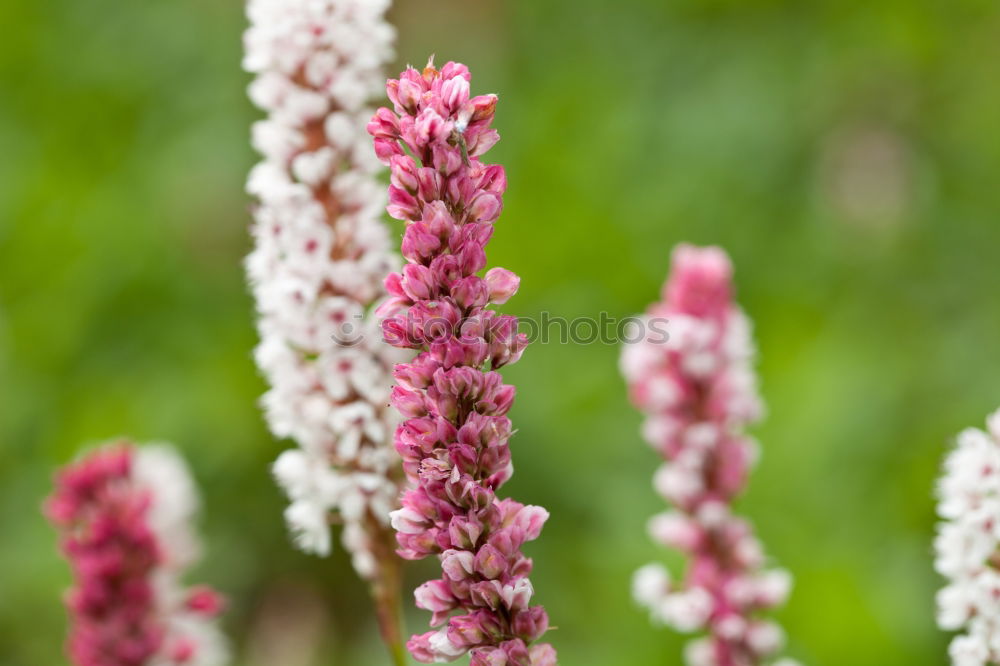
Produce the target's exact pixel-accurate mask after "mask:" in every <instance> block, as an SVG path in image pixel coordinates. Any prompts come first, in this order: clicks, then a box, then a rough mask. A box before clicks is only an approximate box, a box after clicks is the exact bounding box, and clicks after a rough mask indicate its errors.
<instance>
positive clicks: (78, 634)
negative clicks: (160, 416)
mask: <svg viewBox="0 0 1000 666" xmlns="http://www.w3.org/2000/svg"><path fill="white" fill-rule="evenodd" d="M197 508H198V497H197V494H196V493H195V488H194V484H193V483H192V481H191V478H190V476H189V475H188V472H187V468H186V467H185V465H184V462H183V461H182V460H181V458H180V457H179V456H178V455H177V454H176V453H175V452H174V451H173V450H172V449H171V448H169V447H167V446H164V445H150V446H145V447H142V448H137V447H135V446H133V445H131V444H129V443H120V444H116V445H113V446H108V447H106V448H103V449H99V450H97V451H94V452H92V453H90V454H89V455H87V456H85V457H84V458H82V459H81V460H79V461H78V462H75V463H73V464H71V465H69V466H67V467H66V468H65V469H63V470H62V471H61V472H60V473H59V475H58V477H57V479H56V490H55V492H54V493H53V494H52V496H51V497H50V498H49V499H48V501H47V502H46V505H45V512H46V515H47V516H48V518H49V520H50V521H51V522H52V523H53V525H55V526H56V528H57V529H58V530H59V532H60V536H61V543H62V550H63V553H64V554H65V556H66V557H67V559H68V560H69V561H70V564H71V566H72V569H73V574H74V577H75V579H76V582H75V585H74V586H73V588H72V589H71V590H70V592H69V595H68V596H67V598H66V605H67V607H68V609H69V611H70V614H71V615H72V625H73V626H72V630H71V633H70V638H69V644H68V652H69V656H70V658H71V659H72V660H73V661H74V662H75V663H76V664H77V665H78V666H174V665H176V666H180V665H184V666H221V664H224V663H225V662H226V660H227V654H226V646H225V641H224V640H223V638H222V635H221V634H220V633H219V631H218V629H217V628H216V626H215V623H214V621H213V618H214V617H215V616H216V615H218V613H219V612H220V610H221V606H222V604H221V600H220V598H219V596H218V595H217V594H216V593H215V592H214V591H213V590H211V589H210V588H207V587H194V588H187V589H185V588H184V587H183V586H182V585H181V582H180V578H181V575H182V574H183V572H184V570H185V569H186V568H188V567H189V566H190V565H191V564H192V563H193V562H194V561H195V559H197V555H198V542H197V540H196V538H195V535H194V534H193V532H192V531H191V525H190V522H191V519H192V517H193V515H194V513H195V512H196V510H197Z"/></svg>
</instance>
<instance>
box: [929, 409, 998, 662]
mask: <svg viewBox="0 0 1000 666" xmlns="http://www.w3.org/2000/svg"><path fill="white" fill-rule="evenodd" d="M987 426H988V427H987V432H984V431H982V430H979V429H977V428H969V429H967V430H965V431H963V432H962V433H961V434H960V435H959V436H958V441H957V443H956V446H955V449H954V450H953V451H952V452H951V453H950V454H948V457H947V459H946V460H945V464H944V474H943V475H942V477H941V481H940V483H939V486H938V494H939V497H940V503H939V504H938V514H939V515H940V516H941V518H943V519H944V521H945V522H943V523H941V525H940V527H939V530H938V535H937V538H936V539H935V541H934V549H935V551H936V558H935V561H934V565H935V568H936V569H937V571H938V573H940V574H941V575H943V576H945V577H946V578H948V584H947V585H946V586H945V587H944V588H942V589H941V591H940V592H938V595H937V604H938V625H940V627H941V628H942V629H946V630H962V629H964V630H965V631H966V633H964V634H961V635H959V636H956V637H955V638H954V639H953V640H952V642H951V646H950V649H949V652H950V653H951V660H952V663H954V664H956V666H984V664H1000V411H997V412H995V413H994V414H993V415H992V416H990V417H989V419H988V420H987Z"/></svg>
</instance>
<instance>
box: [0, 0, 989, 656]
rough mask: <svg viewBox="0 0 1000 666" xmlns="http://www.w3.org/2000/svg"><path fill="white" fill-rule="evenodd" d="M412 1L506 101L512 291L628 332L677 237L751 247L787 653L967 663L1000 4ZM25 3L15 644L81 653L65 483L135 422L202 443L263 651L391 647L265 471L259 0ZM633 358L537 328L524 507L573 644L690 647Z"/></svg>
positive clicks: (408, 41)
mask: <svg viewBox="0 0 1000 666" xmlns="http://www.w3.org/2000/svg"><path fill="white" fill-rule="evenodd" d="M393 18H394V20H395V22H396V23H397V25H398V26H399V31H400V38H399V63H398V65H399V66H401V65H402V64H403V63H405V62H407V61H411V62H414V63H415V64H421V63H422V62H423V61H424V60H425V58H426V56H427V55H428V54H429V53H431V52H436V53H437V54H438V59H439V61H443V60H446V59H456V60H461V61H464V62H466V63H467V64H469V65H470V67H471V68H472V71H473V72H474V75H475V78H474V90H477V91H480V92H486V91H496V92H498V93H499V94H500V97H501V104H500V106H499V113H498V121H497V122H498V126H499V128H500V130H501V133H502V135H503V141H502V142H501V143H500V144H499V145H498V146H497V148H496V149H495V150H494V152H493V153H492V158H493V159H495V160H496V161H498V162H501V163H503V164H504V165H506V167H507V169H508V175H509V178H510V189H509V194H508V197H507V200H506V210H505V213H504V216H503V217H502V219H501V222H500V224H499V226H498V228H497V234H496V236H495V240H494V242H493V244H492V245H491V249H492V254H491V264H493V265H503V266H505V267H508V268H510V269H513V270H515V271H516V272H518V273H520V274H521V276H522V279H523V281H522V290H521V292H520V294H519V295H518V297H517V298H515V299H514V300H513V301H512V302H511V303H510V304H508V305H507V306H505V311H507V312H511V313H515V314H522V315H527V316H530V315H538V314H539V313H540V312H542V311H548V312H550V313H552V314H554V315H559V316H564V317H567V318H573V317H578V316H594V315H596V314H597V313H599V312H602V311H606V312H608V313H610V314H612V315H614V316H625V315H628V314H630V313H633V312H637V311H640V310H642V309H644V308H645V306H646V305H647V304H648V303H649V302H650V301H652V300H654V299H655V298H656V296H657V293H658V290H659V285H660V283H661V282H662V279H663V277H664V275H665V273H666V270H667V267H668V266H667V260H668V256H669V251H670V248H671V246H672V245H674V244H675V243H677V242H678V241H682V240H689V241H693V242H698V243H718V244H721V245H723V246H725V247H726V248H727V249H728V250H729V251H730V252H731V254H732V255H733V257H734V260H735V262H736V266H737V279H738V283H739V290H740V297H741V300H742V302H743V304H744V306H745V308H746V309H747V310H748V312H749V313H750V315H751V316H752V317H753V318H754V319H755V321H756V335H757V338H758V341H759V345H760V349H761V363H760V372H761V375H762V383H763V389H764V392H765V397H766V400H767V402H768V404H769V408H770V416H769V418H768V420H767V421H766V423H764V424H763V426H761V427H760V428H758V429H757V433H756V434H757V435H758V436H759V437H760V439H761V442H762V450H763V458H762V460H761V463H760V465H759V466H758V468H757V471H756V473H755V475H754V477H753V481H752V484H751V489H750V491H749V492H748V494H747V495H746V497H745V498H744V499H743V500H742V502H741V508H742V510H744V511H745V512H746V513H747V514H749V515H750V516H752V518H753V520H754V521H755V523H756V524H757V526H758V528H759V531H760V532H761V534H762V536H763V539H764V542H765V544H766V546H767V548H768V550H769V552H770V554H771V555H773V556H774V558H775V559H776V560H777V561H778V562H780V563H781V564H783V565H785V566H787V567H788V568H790V569H791V570H792V571H793V572H794V573H795V575H796V587H795V590H794V594H793V598H792V600H791V602H790V603H789V605H788V606H787V608H786V609H785V610H784V611H782V613H781V614H780V620H781V622H782V623H783V624H784V625H785V627H786V629H787V630H788V633H789V635H790V648H789V651H790V653H791V654H792V655H794V656H796V657H798V658H800V659H801V660H802V661H803V662H804V663H807V664H812V665H818V664H828V665H831V666H833V665H836V666H842V665H843V664H850V665H851V666H902V665H904V664H905V665H907V666H914V665H916V664H928V665H930V664H941V663H943V662H944V661H945V660H946V657H945V653H944V650H945V645H946V641H947V637H946V636H945V635H943V634H941V633H940V632H938V631H937V630H936V629H935V628H934V623H933V601H932V599H933V593H934V590H935V589H936V588H937V587H938V586H939V584H940V581H939V580H938V578H937V577H936V576H935V575H934V573H933V572H932V570H931V554H930V540H931V537H932V534H933V524H934V516H933V501H932V484H933V478H934V476H935V474H936V471H937V467H938V464H939V459H940V456H941V453H942V452H943V450H944V448H945V446H946V445H947V442H948V440H949V438H950V437H951V436H952V435H953V433H955V432H957V431H958V430H959V429H961V428H963V427H965V426H967V425H975V424H979V423H981V422H982V419H983V417H984V416H985V414H986V413H987V412H988V411H989V410H991V409H992V408H994V407H996V406H997V404H998V403H1000V375H998V373H997V368H998V367H1000V344H998V340H1000V336H998V332H1000V302H998V298H997V294H998V293H1000V270H998V266H1000V262H998V247H1000V226H998V224H997V222H998V217H1000V188H998V187H997V186H996V184H995V181H996V179H997V178H998V176H1000V127H998V125H997V118H1000V82H998V79H997V76H996V65H997V63H998V62H1000V10H998V8H997V5H996V4H995V3H994V2H992V1H991V0H950V1H948V2H944V1H937V2H933V1H922V0H916V1H915V0H884V1H874V0H871V1H869V2H858V1H846V2H845V1H843V0H837V1H834V0H827V1H818V2H812V3H800V2H792V1H790V0H755V1H743V0H670V1H665V0H621V1H619V2H610V1H609V0H549V1H547V2H539V1H538V0H510V1H508V2H502V1H501V0H489V1H481V2H475V3H467V2H459V1H458V0H447V1H434V0H399V3H398V6H397V7H396V8H395V9H394V12H393ZM0 25H3V26H4V28H3V33H4V38H3V39H2V40H0V377H2V378H0V398H2V407H0V439H2V443H3V446H2V447H0V528H2V532H0V533H2V534H3V543H4V545H3V548H0V664H2V665H3V666H50V665H52V664H57V663H62V657H61V642H62V638H63V635H64V632H65V617H64V613H63V610H62V608H61V604H60V594H61V590H62V589H63V588H65V587H66V585H67V584H68V572H67V569H66V566H65V564H64V563H63V562H62V561H61V560H60V559H59V558H58V556H57V554H56V550H55V538H54V535H53V534H52V533H51V531H50V530H49V528H48V527H47V525H46V524H45V523H44V522H43V520H42V519H41V517H40V515H39V511H38V508H39V504H40V502H41V500H42V498H43V497H44V496H45V495H46V494H47V492H48V490H49V487H50V475H51V473H52V470H53V468H54V467H55V466H56V465H59V464H62V463H64V462H65V461H67V460H68V459H69V458H71V457H72V456H73V455H74V454H75V452H77V451H78V450H79V449H80V447H82V446H85V445H89V444H92V443H94V442H97V441H101V440H103V439H107V438H110V437H115V436H118V435H123V434H128V435H131V436H133V437H135V438H137V439H138V440H149V439H164V440H170V441H173V442H176V443H177V444H178V445H179V446H181V447H182V448H183V449H184V450H185V451H186V452H187V454H188V455H189V457H190V459H191V462H192V466H193V468H194V470H195V473H196V476H197V477H198V480H199V481H200V482H201V484H202V486H203V488H204V494H205V504H206V511H205V518H204V521H203V527H204V530H205V533H206V537H207V543H208V550H207V557H206V559H205V562H204V564H203V565H202V566H201V567H200V568H199V570H198V571H197V572H196V574H197V576H196V577H197V578H198V579H201V580H208V581H211V582H212V583H215V584H217V585H218V586H220V587H221V588H222V589H223V590H224V591H225V592H226V593H227V595H228V596H229V598H230V600H231V609H230V612H229V614H228V617H227V621H226V628H227V630H228V631H229V633H230V634H231V636H232V638H233V640H234V643H235V645H236V646H237V650H238V652H239V653H240V655H241V656H240V659H239V660H238V661H237V663H238V664H246V665H250V664H254V665H264V664H266V665H267V666H272V665H273V666H279V664H280V666H288V664H287V663H280V662H278V661H275V659H276V658H274V657H270V658H269V657H267V655H268V654H274V653H273V652H268V650H269V649H270V648H268V647H267V646H266V645H262V638H261V637H262V636H269V635H277V634H282V635H286V637H287V636H292V637H293V638H294V637H295V636H298V635H300V634H301V637H302V640H303V641H306V640H308V641H313V642H318V650H317V652H316V654H317V656H316V658H315V659H314V660H312V661H310V660H309V659H308V656H306V657H303V659H302V660H301V661H302V663H304V664H309V663H312V664H315V666H326V665H330V666H333V665H334V664H337V665H344V666H346V665H357V666H371V665H372V664H380V663H385V659H384V658H383V653H382V650H381V647H380V646H379V645H378V643H377V638H376V635H375V632H374V630H373V626H372V620H371V616H370V613H369V606H368V601H367V598H366V595H365V590H364V588H363V586H362V585H361V584H360V583H358V582H357V581H356V580H355V578H354V577H353V575H352V573H351V571H350V569H349V565H348V564H347V562H346V560H345V558H344V557H343V556H342V554H339V553H338V554H337V555H335V556H334V557H332V558H331V559H329V560H319V559H316V558H310V557H307V556H305V555H301V554H298V553H296V552H294V551H293V550H292V549H291V548H290V547H289V546H288V544H287V540H286V538H285V534H284V528H283V525H282V523H281V515H280V514H281V510H282V508H283V505H284V501H283V499H282V497H281V495H280V493H279V492H278V491H277V490H276V489H275V488H274V486H273V484H272V482H271V480H270V479H269V477H268V472H267V465H268V463H269V461H271V460H272V459H273V458H274V457H275V456H276V455H277V453H278V452H279V451H280V450H282V448H283V447H284V446H285V444H284V443H281V442H275V441H273V439H272V438H271V437H270V436H269V434H268V433H267V431H266V429H265V427H264V424H263V422H262V419H261V416H260V414H259V413H258V411H257V409H256V407H255V400H256V398H257V396H258V395H259V394H260V393H261V392H262V391H263V389H264V386H263V383H262V381H261V380H260V379H259V378H258V377H257V375H256V372H255V369H254V367H253V364H252V361H251V358H250V350H251V348H252V346H253V344H254V342H255V334H254V332H253V328H252V321H253V318H252V304H251V302H250V299H249V298H248V296H247V294H246V289H245V287H244V283H243V275H242V270H241V266H240V261H241V257H242V256H243V255H244V254H245V253H246V252H247V251H248V247H249V243H248V238H247V234H246V227H247V224H248V214H247V207H248V199H247V197H246V196H245V195H244V193H243V190H242V183H243V180H244V177H245V174H246V172H247V170H248V168H249V167H250V165H251V164H252V163H253V161H254V159H255V158H254V156H253V154H252V153H251V151H250V148H249V146H248V142H247V136H248V126H249V124H250V123H251V122H252V120H253V119H254V118H256V117H257V116H258V114H257V113H256V112H255V111H254V110H253V109H252V108H251V106H250V104H249V103H248V102H247V100H246V99H245V95H244V88H245V85H246V83H247V82H248V77H247V76H246V75H245V74H243V73H242V72H241V71H240V68H239V62H240V57H241V47H240V41H239V40H240V32H241V30H242V29H243V26H244V23H243V16H242V8H241V6H240V3H239V2H237V1H236V0H228V1H225V2H223V1H220V0H170V1H168V0H141V1H139V2H120V1H113V0H90V1H88V2H74V1H71V0H51V1H50V2H46V3H38V2H31V0H13V2H11V1H8V2H4V3H2V4H0ZM396 231H397V232H399V229H398V228H396ZM617 355H618V350H617V348H615V347H614V346H608V345H601V344H592V345H572V344H566V345H560V344H554V343H550V344H548V345H540V344H539V345H535V346H534V347H533V348H531V349H530V350H529V352H528V353H527V354H526V355H525V358H524V359H523V361H522V362H521V363H520V364H518V365H516V366H513V367H512V368H510V369H509V370H507V371H506V375H507V377H508V378H509V379H510V380H512V381H513V382H515V383H516V384H517V386H518V394H519V399H518V402H517V404H516V405H515V408H514V411H513V414H512V416H513V419H514V422H515V425H516V426H517V427H518V428H519V432H518V435H517V436H516V438H515V439H514V443H513V446H514V457H515V461H516V464H517V468H518V473H517V474H516V475H515V477H514V480H513V481H512V482H511V483H510V485H509V486H508V488H509V493H510V494H511V495H513V496H515V497H517V498H518V499H520V500H523V501H527V502H535V503H541V504H543V505H545V506H546V507H548V508H549V509H550V510H551V512H552V519H551V521H550V523H549V525H548V526H547V528H546V531H545V533H544V535H543V538H542V539H540V540H539V541H538V542H536V543H535V544H533V545H532V546H531V547H530V554H531V555H533V556H534V557H535V560H536V574H535V575H534V581H535V583H536V588H537V592H538V598H539V600H540V601H542V602H543V603H545V604H546V605H547V606H548V608H549V611H550V614H551V616H552V618H553V622H554V624H556V625H557V626H558V627H559V629H558V631H555V632H553V633H552V634H551V637H552V640H553V642H554V643H555V644H556V646H557V647H558V649H559V652H560V656H561V661H562V662H563V663H565V664H567V665H569V666H612V665H614V666H618V665H623V666H624V665H635V666H647V665H650V664H675V663H680V656H679V650H680V646H681V645H682V643H683V642H684V640H685V639H684V638H683V637H679V636H677V635H675V634H673V633H672V632H670V631H667V630H663V629H654V628H652V627H651V626H650V625H649V623H648V621H647V619H646V617H645V616H644V614H643V613H642V612H641V611H640V610H638V609H637V608H635V607H634V606H633V604H632V603H631V601H630V599H629V578H630V575H631V572H632V570H633V569H634V568H636V567H637V566H638V565H640V564H643V563H645V562H647V561H649V560H650V559H653V558H663V557H666V555H665V554H664V553H662V552H660V551H659V550H658V549H657V548H656V547H654V546H653V545H652V544H651V543H650V542H649V540H648V539H647V537H646V535H645V530H644V525H645V521H646V519H647V517H648V516H650V515H651V514H653V513H654V512H656V511H658V510H659V509H660V508H661V503H660V501H659V500H658V499H657V498H656V496H655V495H654V493H653V492H652V490H651V488H650V482H649V479H650V477H651V474H652V472H653V469H654V467H655V465H656V456H655V455H654V453H653V452H652V451H651V450H649V449H648V448H647V447H646V446H645V445H644V444H643V443H642V442H641V440H640V438H639V435H638V425H639V420H640V419H639V416H638V414H636V413H634V411H633V410H632V409H631V408H630V407H629V405H628V404H627V402H626V399H625V395H624V388H623V385H622V382H621V380H620V379H619V376H618V373H617V368H616V363H617ZM431 566H432V565H431V564H429V563H423V564H418V565H415V566H412V567H410V569H409V577H410V581H411V582H412V583H416V582H417V581H419V580H420V579H421V577H422V576H425V575H426V574H427V573H428V572H429V571H430V570H431ZM275 609H277V612H275ZM274 615H278V616H281V617H284V618H285V619H286V626H284V628H283V629H281V630H280V631H278V632H277V634H275V630H274V628H273V627H271V628H269V627H270V625H269V624H268V622H272V621H273V619H272V620H268V617H272V616H274ZM426 619H427V617H426V615H425V614H423V613H419V612H416V611H414V612H412V613H411V615H410V617H409V618H408V621H409V629H410V630H412V631H423V630H424V629H423V628H424V626H425V622H426ZM269 632H270V633H269ZM286 662H287V658H286Z"/></svg>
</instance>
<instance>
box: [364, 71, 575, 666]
mask: <svg viewBox="0 0 1000 666" xmlns="http://www.w3.org/2000/svg"><path fill="white" fill-rule="evenodd" d="M470 79H471V77H470V74H469V70H468V69H467V68H466V67H465V66H464V65H460V64H457V63H453V62H449V63H448V64H446V65H445V66H444V67H442V68H441V69H437V68H436V67H434V65H433V64H432V63H431V64H428V65H427V67H426V68H425V69H424V70H423V71H422V72H421V71H418V70H415V69H412V68H411V69H407V70H406V71H405V72H403V74H402V75H401V76H400V78H399V79H398V80H395V79H394V80H391V81H389V83H388V85H387V89H388V93H389V98H390V99H391V101H392V103H393V105H394V110H392V109H388V108H382V109H379V110H378V112H377V113H376V115H375V117H374V118H373V119H372V121H371V122H370V123H369V125H368V130H369V132H370V133H371V134H372V136H373V137H374V141H375V152H376V154H377V155H378V156H379V158H380V159H381V160H382V161H383V162H384V163H386V164H388V165H389V166H390V168H391V176H392V178H391V186H390V188H389V207H388V210H389V214H390V215H392V216H393V217H394V218H396V219H399V220H403V221H404V222H406V230H405V232H404V235H403V243H402V251H403V256H404V257H405V259H406V261H407V263H406V265H405V266H404V267H403V270H402V271H401V272H399V273H393V274H391V275H389V277H388V278H387V279H386V282H385V284H386V288H387V289H388V291H389V294H390V299H389V300H388V301H387V302H386V303H385V304H384V305H383V306H382V307H381V308H380V312H381V313H382V314H384V315H385V317H386V318H385V320H384V322H383V333H384V336H385V339H386V341H388V342H390V344H393V345H395V346H397V347H400V348H404V349H414V350H417V352H418V354H417V356H416V358H415V359H413V361H411V362H409V363H402V364H399V365H397V366H396V367H395V370H394V374H395V377H396V386H395V388H393V391H392V397H391V400H392V404H393V405H394V406H395V407H396V409H397V410H399V412H400V413H401V414H402V416H403V417H404V419H405V421H404V422H403V423H402V425H400V426H399V428H398V429H397V430H396V436H395V444H396V449H397V451H398V452H399V454H400V455H401V456H402V458H403V469H404V471H405V472H406V476H407V480H408V481H409V484H408V488H407V489H406V491H405V493H404V494H403V498H402V505H403V506H402V508H400V509H398V510H397V511H394V512H393V514H392V524H393V527H395V528H396V530H397V540H398V542H399V546H400V549H399V551H398V552H399V554H400V555H401V556H403V557H405V558H407V559H413V560H416V559H422V558H425V557H428V556H431V555H435V556H437V557H438V559H439V560H440V562H441V569H442V576H441V578H439V579H436V580H432V581H429V582H427V583H424V584H423V585H421V586H420V587H419V588H417V590H416V593H415V598H416V602H417V606H419V607H420V608H423V609H425V610H428V611H431V613H432V618H431V625H432V626H433V627H438V628H437V629H435V630H433V631H430V632H428V633H425V634H423V635H418V636H414V637H413V638H411V639H410V641H409V643H408V644H407V647H408V649H409V651H410V653H411V654H412V655H413V656H414V658H416V659H417V661H420V662H423V663H431V662H442V661H453V660H455V659H457V658H459V657H461V656H462V655H465V654H467V653H469V654H471V664H472V666H554V665H555V664H556V653H555V650H554V649H553V648H552V646H551V645H548V644H545V643H537V642H536V641H537V640H538V639H539V638H541V636H542V635H543V634H544V633H545V632H546V630H547V629H548V616H547V615H546V613H545V609H544V608H542V607H541V606H532V605H531V597H532V594H533V591H534V590H533V587H532V585H531V582H530V581H529V579H528V574H529V573H530V572H531V568H532V562H531V560H530V559H528V558H527V557H525V556H524V554H523V553H522V551H521V548H522V546H523V545H524V543H525V542H527V541H531V540H533V539H536V538H537V537H538V536H539V534H540V532H541V529H542V525H543V523H544V522H545V521H546V519H547V518H548V515H549V514H548V512H547V511H545V509H543V508H541V507H537V506H526V505H523V504H520V503H518V502H515V501H513V500H511V499H500V498H499V497H497V491H498V490H499V489H500V487H501V486H502V485H503V484H504V483H505V482H506V481H507V480H508V479H509V478H510V476H511V474H512V472H513V467H512V465H511V454H510V448H509V445H508V440H509V439H510V436H511V434H512V432H513V431H512V427H511V422H510V419H509V418H508V417H507V412H508V410H509V409H510V406H511V403H512V402H513V399H514V387H513V386H511V385H509V384H504V383H503V378H502V377H501V375H500V373H498V372H497V369H499V368H500V367H502V366H504V365H507V364H509V363H513V362H515V361H517V360H518V359H519V358H520V356H521V353H522V352H523V351H524V348H525V346H526V344H527V338H526V336H524V334H519V333H518V332H517V319H516V318H515V317H512V316H510V315H500V314H497V313H496V312H494V311H493V310H491V309H489V305H490V304H491V303H504V302H506V301H507V300H508V299H509V298H510V297H511V296H513V294H514V293H515V292H516V291H517V287H518V282H519V279H518V277H517V276H516V275H514V274H513V273H512V272H510V271H507V270H504V269H501V268H494V269H491V270H490V271H488V272H486V273H485V275H484V277H479V276H478V273H480V271H482V270H483V269H485V267H486V252H485V248H486V244H487V243H488V242H489V240H490V237H491V236H492V234H493V223H494V222H495V221H496V220H497V218H498V217H499V215H500V210H501V208H502V205H503V201H502V195H503V193H504V190H505V189H506V185H507V181H506V176H505V174H504V170H503V167H501V166H499V165H488V164H484V163H483V162H482V161H480V157H481V156H482V155H483V154H484V153H486V151H487V150H488V149H489V148H490V147H491V146H492V145H493V144H495V143H496V142H497V140H498V139H499V135H498V134H497V132H496V130H494V129H492V128H491V126H490V125H491V123H492V121H493V114H494V109H495V107H496V101H497V98H496V96H494V95H482V96H478V97H470V92H469V90H470V85H469V83H470Z"/></svg>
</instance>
